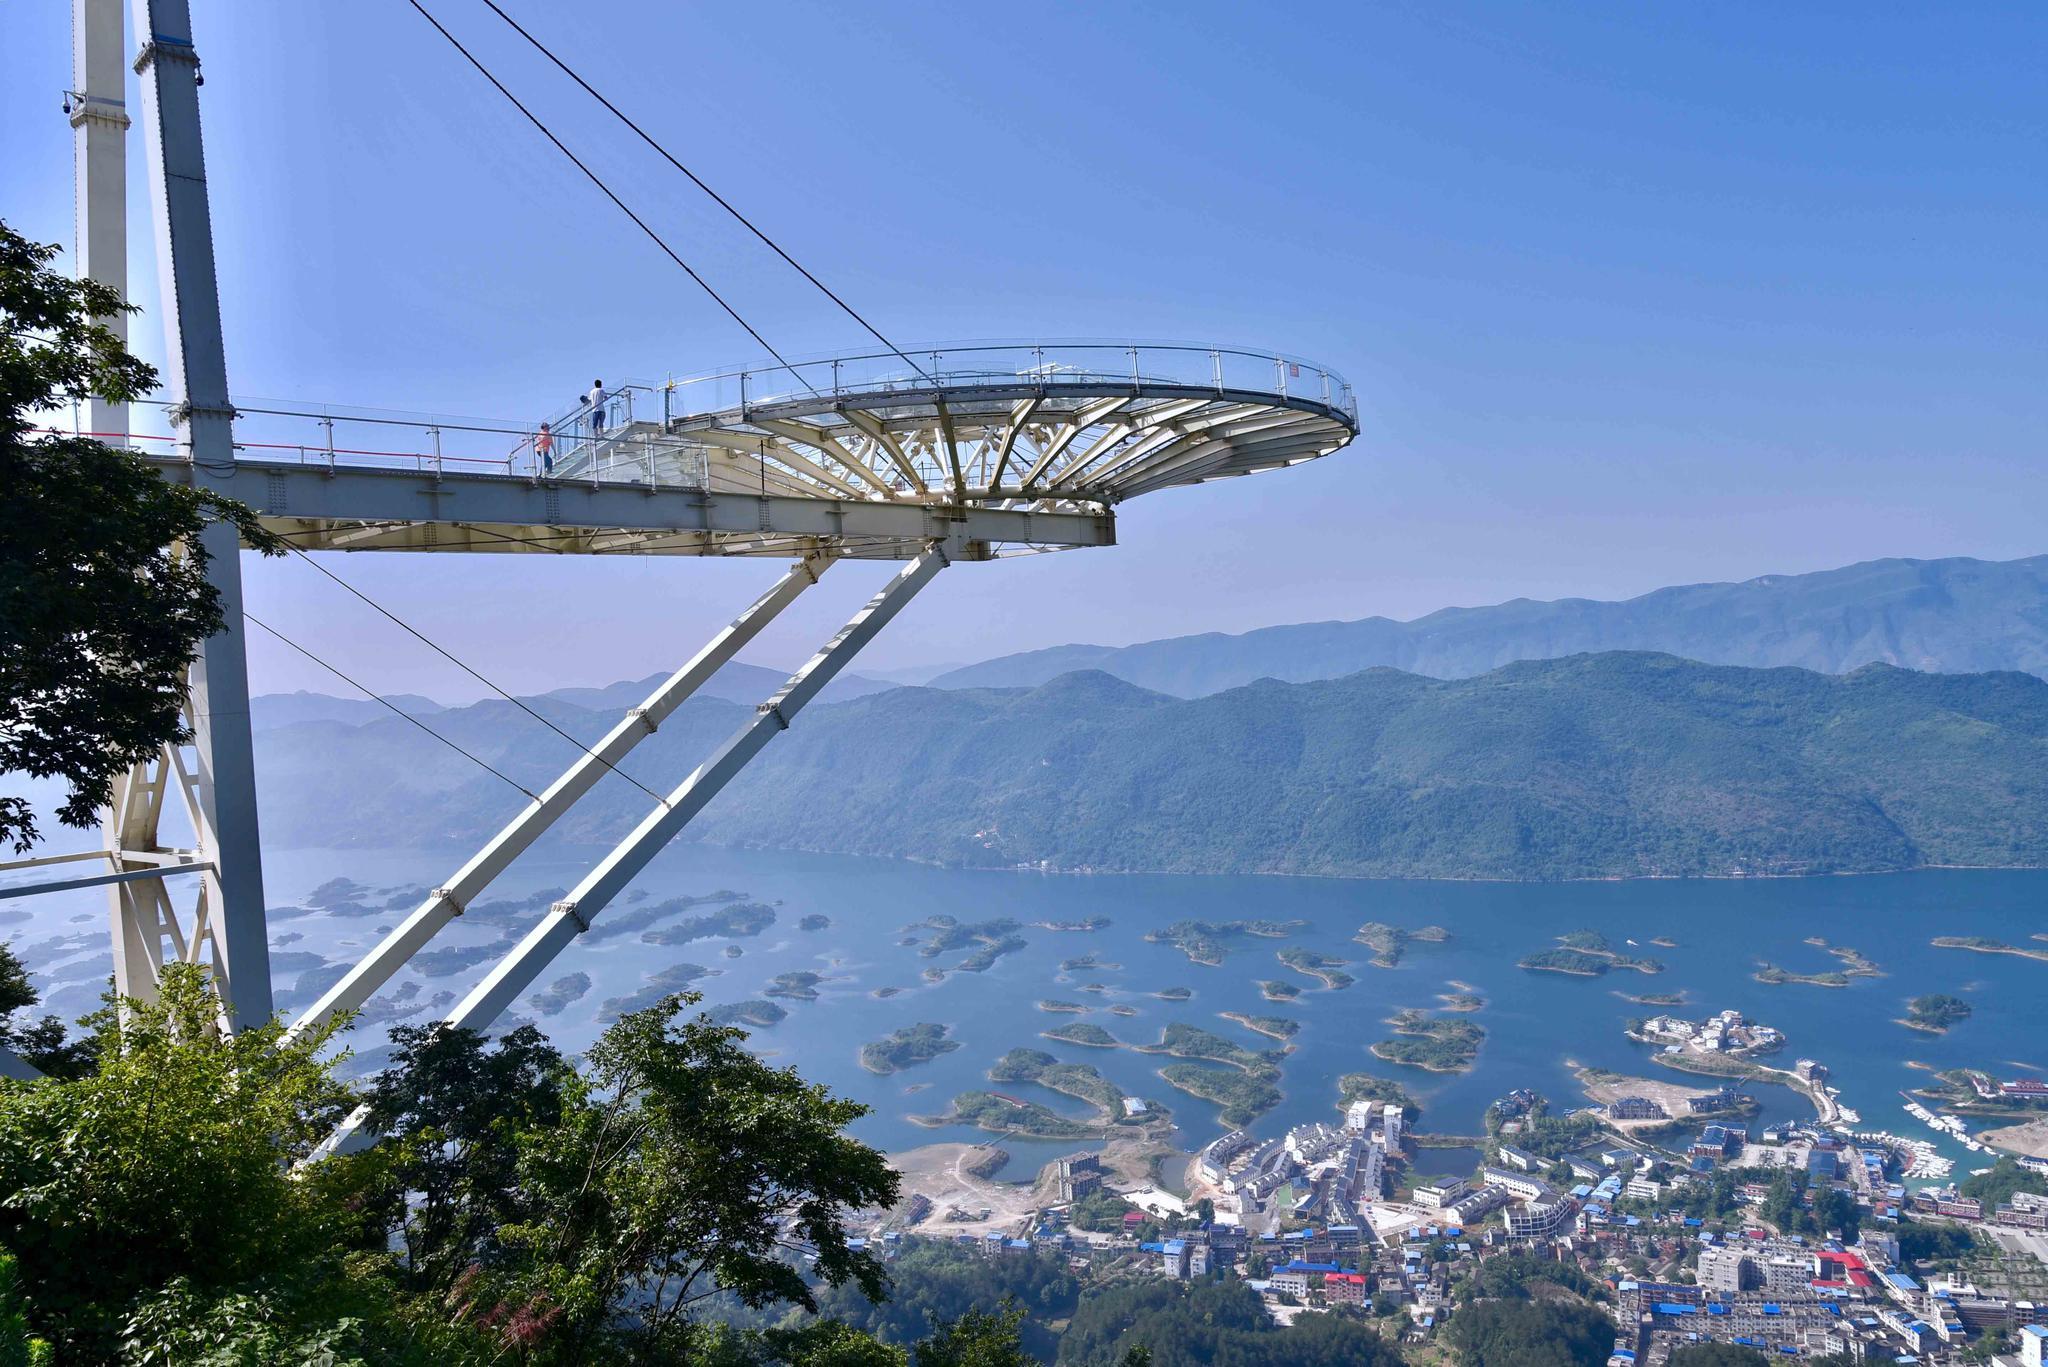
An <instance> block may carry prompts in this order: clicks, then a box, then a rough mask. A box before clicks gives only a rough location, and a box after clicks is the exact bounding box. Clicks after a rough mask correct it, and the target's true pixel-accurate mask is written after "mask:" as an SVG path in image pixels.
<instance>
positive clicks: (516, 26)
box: [484, 0, 932, 380]
mask: <svg viewBox="0 0 2048 1367" xmlns="http://www.w3.org/2000/svg"><path fill="white" fill-rule="evenodd" d="M484 4H485V6H487V7H488V8H489V9H490V11H491V13H493V14H495V15H497V16H498V17H499V18H500V19H503V20H504V21H505V22H506V23H507V24H509V25H511V27H512V31H513V32H514V33H517V34H518V35H519V36H520V37H521V38H524V39H525V40H526V41H527V42H529V43H531V44H532V45H533V47H534V50H535V51H537V52H539V53H540V55H541V56H543V57H545V58H547V59H548V60H549V61H550V62H553V63H554V64H555V66H556V67H558V68H559V69H560V70H561V72H562V74H563V75H564V76H567V77H568V78H569V79H570V80H572V81H574V82H576V84H577V85H580V86H582V87H583V91H584V93H585V94H587V95H589V96H590V98H592V99H593V100H596V101H597V102H598V103H599V104H601V105H603V106H604V107H605V108H606V109H608V110H610V111H611V113H612V116H613V117H614V118H616V119H617V120H618V121H619V122H620V123H623V124H624V125H626V127H628V128H630V129H632V130H633V132H634V133H635V134H637V135H638V136H639V138H640V141H642V142H644V143H646V144H647V145H648V146H649V147H652V148H653V149H654V150H655V151H656V152H657V153H659V154H660V155H661V157H662V159H663V160H664V161H666V162H668V164H669V165H671V166H673V167H675V168H676V170H678V171H681V172H682V173H683V174H684V175H686V176H688V177H689V178H690V183H691V184H693V185H695V186H696V187H697V188H698V189H700V190H702V191H703V192H704V193H705V194H707V195H709V196H711V198H712V199H713V200H715V201H717V203H718V207H719V208H721V209H723V210H725V211H726V212H727V213H729V214H731V215H732V216H733V217H734V218H736V219H738V220H739V221H740V224H741V226H743V227H744V228H746V230H747V231H748V232H750V233H752V234H753V235H754V236H755V237H758V238H760V239H761V241H762V242H763V243H764V244H765V245H766V246H767V248H768V250H770V251H772V252H774V253H775V254H776V255H777V256H779V257H781V258H782V259H783V260H784V261H787V262H788V263H789V264H790V266H791V267H792V268H793V269H794V270H795V271H796V273H797V274H798V275H801V276H802V277H803V278H804V279H806V280H808V281H810V282H811V283H812V284H813V285H816V286H817V287H818V290H819V292H820V293H822V294H823V295H824V296H825V297H826V298H827V299H830V300H831V301H832V302H833V303H835V304H837V305H838V306H839V308H840V310H841V311H842V312H843V313H845V314H846V316H847V317H849V318H851V319H853V321H854V322H856V323H859V324H860V325H861V326H862V327H864V328H866V329H867V331H868V335H869V336H871V337H873V338H874V339H875V340H876V341H878V342H880V343H881V344H882V345H883V346H885V347H887V348H888V349H889V350H890V351H891V352H893V353H895V355H896V358H897V359H898V360H900V361H902V362H903V363H904V364H905V365H907V366H909V367H910V368H911V369H912V370H915V371H916V372H917V373H918V374H919V375H920V376H923V378H925V379H927V380H930V379H931V378H932V377H931V376H930V375H929V374H926V372H925V369H924V367H923V366H921V365H919V364H918V363H917V362H916V361H913V360H911V359H910V357H909V355H908V354H906V353H905V352H904V350H903V348H902V347H899V346H897V345H896V344H895V343H894V342H892V341H890V340H889V339H888V338H887V337H884V336H883V335H882V332H881V329H879V328H877V327H876V326H875V325H874V324H873V323H870V322H869V321H868V320H867V319H865V318H863V317H861V315H860V314H859V312H857V311H856V310H855V309H854V307H853V305H851V304H849V303H847V302H846V301H845V300H844V299H841V298H840V297H839V296H838V295H837V294H835V293H833V292H832V290H831V288H830V287H829V286H827V285H826V284H825V282H824V281H822V280H820V279H819V278H818V277H817V276H815V275H813V274H811V272H810V271H809V270H808V269H806V268H805V266H804V264H803V263H802V262H800V261H798V260H797V259H796V258H795V257H793V256H791V255H790V254H789V253H788V252H786V251H784V250H783V249H782V245H781V244H780V243H778V242H777V241H776V240H775V239H774V238H772V237H770V236H768V234H767V233H764V232H762V231H761V229H760V228H759V227H757V226H755V224H754V221H753V220H752V219H750V218H748V217H747V216H746V215H745V214H743V213H741V212H740V211H739V210H738V209H736V208H734V207H733V205H732V203H731V201H729V200H727V199H726V197H725V196H724V195H721V194H720V193H718V191H716V190H714V189H712V188H711V187H710V186H709V185H706V184H705V183H704V180H703V177H701V176H699V175H698V174H697V173H696V172H695V171H692V170H691V169H690V168H689V167H687V166H685V165H683V164H682V162H680V161H678V160H676V157H675V154H674V153H672V152H670V151H669V150H668V148H666V147H664V146H662V145H661V143H659V142H657V141H656V140H655V138H654V137H653V135H651V134H650V133H648V131H647V130H646V129H644V128H642V127H641V126H640V125H639V124H637V123H635V122H633V120H632V119H631V118H629V117H627V115H626V113H625V111H624V110H622V109H620V108H619V107H618V106H617V105H615V104H613V103H612V102H611V101H610V100H608V99H606V98H605V97H604V95H603V93H602V92H600V91H599V90H598V89H597V88H596V87H594V86H592V85H591V84H590V82H588V81H586V80H584V79H583V77H582V76H580V75H578V74H577V73H576V71H575V70H574V69H573V68H571V67H570V65H569V64H568V63H567V62H565V61H563V60H562V59H561V58H560V57H557V56H556V55H555V54H554V52H553V51H552V50H550V49H549V47H548V46H547V44H545V43H543V42H541V40H540V39H538V38H536V37H534V36H533V35H532V34H531V33H529V32H527V31H526V29H525V28H524V27H522V26H521V25H520V23H519V21H518V20H517V19H514V18H513V17H512V16H511V15H509V14H507V13H505V11H504V10H502V9H500V8H499V7H498V3H497V0H484Z"/></svg>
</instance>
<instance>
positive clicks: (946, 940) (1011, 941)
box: [898, 914, 1026, 982]
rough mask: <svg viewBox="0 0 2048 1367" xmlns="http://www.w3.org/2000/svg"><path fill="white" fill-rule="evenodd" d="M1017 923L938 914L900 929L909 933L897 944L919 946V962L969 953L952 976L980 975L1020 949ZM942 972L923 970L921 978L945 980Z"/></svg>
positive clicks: (1018, 924)
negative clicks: (956, 953) (955, 951)
mask: <svg viewBox="0 0 2048 1367" xmlns="http://www.w3.org/2000/svg"><path fill="white" fill-rule="evenodd" d="M1019 928H1020V923H1019V922H1017V921H1013V920H1011V919H1010V918H1009V917H1007V916H999V917H996V918H994V919H993V920H988V921H962V920H961V919H959V918H958V917H957V916H947V915H944V914H940V915H937V916H927V917H926V918H925V919H924V920H922V921H918V922H916V923H914V924H912V925H908V926H905V927H904V930H905V931H907V932H909V934H908V935H907V936H906V938H905V939H904V940H902V941H899V942H898V943H902V944H916V945H919V946H920V947H919V949H918V951H917V952H918V955H919V956H920V957H921V958H926V959H936V958H937V957H938V956H939V955H941V954H947V953H950V952H952V951H953V950H956V949H971V952H970V953H969V954H968V955H967V957H966V958H964V959H962V960H961V961H960V962H959V963H957V964H954V965H953V968H952V970H951V971H952V972H955V973H982V972H986V971H987V970H988V969H989V968H991V967H993V966H994V965H995V962H996V960H998V959H1000V958H1002V957H1003V956H1004V955H1005V954H1015V953H1016V952H1017V951H1018V950H1020V949H1022V948H1024V946H1025V943H1026V942H1025V940H1024V938H1023V937H1022V936H1021V935H1018V934H1017V933H1016V932H1017V931H1018V929H1019ZM945 974H946V970H944V969H930V968H928V969H926V970H925V974H924V976H925V978H926V979H927V980H928V981H931V982H938V981H940V980H941V979H942V978H944V977H945Z"/></svg>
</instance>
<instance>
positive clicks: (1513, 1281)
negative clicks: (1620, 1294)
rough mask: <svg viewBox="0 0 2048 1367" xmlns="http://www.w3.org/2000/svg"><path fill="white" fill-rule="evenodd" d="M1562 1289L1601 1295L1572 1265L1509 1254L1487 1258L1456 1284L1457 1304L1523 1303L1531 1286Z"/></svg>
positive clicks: (1597, 1285) (1598, 1289) (1596, 1285)
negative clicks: (1542, 1284)
mask: <svg viewBox="0 0 2048 1367" xmlns="http://www.w3.org/2000/svg"><path fill="white" fill-rule="evenodd" d="M1538 1282H1541V1283H1544V1284H1546V1285H1550V1286H1559V1287H1563V1288H1564V1289H1565V1290H1567V1291H1572V1292H1576V1293H1577V1294H1578V1295H1581V1296H1585V1297H1587V1298H1589V1299H1591V1298H1595V1297H1598V1296H1599V1295H1600V1294H1602V1290H1603V1288H1602V1287H1601V1286H1600V1284H1599V1283H1598V1282H1596V1281H1594V1280H1593V1279H1592V1278H1591V1277H1589V1276H1587V1275H1586V1274H1585V1273H1584V1272H1583V1271H1581V1270H1580V1269H1579V1267H1578V1266H1577V1265H1576V1264H1574V1263H1560V1262H1556V1261H1553V1260H1552V1259H1549V1258H1538V1257H1535V1256H1534V1255H1532V1254H1526V1253H1510V1254H1502V1255H1499V1256H1497V1257H1492V1258H1487V1259H1485V1260H1484V1261H1482V1262H1481V1263H1480V1264H1479V1265H1478V1266H1477V1267H1476V1268H1474V1269H1473V1271H1472V1273H1471V1275H1470V1276H1468V1277H1466V1278H1465V1279H1464V1280H1463V1281H1461V1282H1460V1283H1459V1284H1458V1288H1457V1294H1458V1299H1459V1300H1460V1301H1473V1300H1503V1299H1506V1300H1527V1299H1528V1298H1529V1287H1530V1286H1531V1285H1532V1284H1534V1283H1538Z"/></svg>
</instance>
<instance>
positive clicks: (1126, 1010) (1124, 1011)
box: [1109, 1002, 1138, 1016]
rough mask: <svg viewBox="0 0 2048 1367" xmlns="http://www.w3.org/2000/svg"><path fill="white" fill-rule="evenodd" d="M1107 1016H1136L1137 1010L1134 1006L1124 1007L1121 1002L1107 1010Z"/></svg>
mask: <svg viewBox="0 0 2048 1367" xmlns="http://www.w3.org/2000/svg"><path fill="white" fill-rule="evenodd" d="M1109 1014H1110V1015H1112V1016H1135V1015H1137V1014H1138V1008H1137V1007H1135V1006H1125V1005H1124V1004H1123V1003H1122V1002H1118V1003H1117V1004H1116V1005H1115V1006H1112V1007H1110V1008H1109Z"/></svg>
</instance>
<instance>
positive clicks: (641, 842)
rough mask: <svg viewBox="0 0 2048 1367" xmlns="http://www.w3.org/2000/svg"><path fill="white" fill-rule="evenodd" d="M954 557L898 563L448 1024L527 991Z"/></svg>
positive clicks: (460, 1024)
mask: <svg viewBox="0 0 2048 1367" xmlns="http://www.w3.org/2000/svg"><path fill="white" fill-rule="evenodd" d="M949 563H951V562H950V561H949V560H948V559H947V557H946V551H945V547H944V545H943V544H942V543H935V544H933V545H932V546H931V547H930V548H929V549H927V550H926V551H925V553H924V554H922V555H920V556H918V557H917V559H915V560H912V561H910V562H909V563H908V564H906V565H905V566H904V567H903V568H902V569H901V570H900V571H898V572H897V574H896V576H895V577H894V578H892V579H891V580H890V581H889V582H888V583H887V584H886V585H884V586H883V588H882V591H881V592H880V593H878V594H876V595H875V596H874V597H873V598H871V599H869V600H868V602H867V604H866V606H864V607H862V608H861V610H860V611H859V612H857V613H855V614H854V615H853V618H852V619H851V620H850V621H848V622H847V624H846V625H845V626H844V627H843V628H841V629H840V632H839V634H838V635H837V636H834V637H833V638H832V639H831V640H830V641H829V642H827V643H826V644H825V645H824V646H823V647H822V648H821V649H820V650H819V651H818V653H817V654H815V655H813V656H812V657H811V658H810V659H809V660H808V661H806V662H805V664H804V667H803V668H802V669H799V670H798V671H797V672H796V673H794V674H792V675H791V676H790V678H789V682H788V683H785V684H784V685H783V686H782V689H781V691H780V692H778V693H776V695H775V696H774V697H772V698H770V699H769V700H768V701H767V702H764V703H762V704H761V706H760V707H759V708H758V709H757V710H756V712H755V714H754V718H753V720H751V721H749V722H748V723H746V724H745V725H744V726H742V727H740V729H739V730H738V731H736V732H734V733H733V735H732V736H731V737H730V738H729V739H728V740H727V741H726V742H725V744H724V745H722V746H720V747H719V748H718V750H717V751H716V752H715V753H714V754H713V755H712V756H711V758H709V759H707V760H705V761H704V763H702V764H701V765H699V766H698V767H697V770H696V772H694V773H692V774H691V775H690V776H689V777H688V778H686V779H684V780H683V782H682V785H681V786H680V787H678V788H677V789H676V790H675V791H674V792H672V793H670V794H669V795H668V798H667V800H666V801H665V802H663V803H662V805H661V806H659V807H657V808H655V809H654V810H653V811H651V812H649V813H648V814H647V816H646V818H645V819H644V820H642V821H641V823H640V824H639V825H638V826H637V827H635V828H634V830H633V833H632V834H631V835H629V836H627V837H626V838H625V839H624V840H622V841H621V842H619V844H618V845H617V846H615V847H614V848H613V849H612V852H611V853H610V854H608V855H606V856H605V857H604V859H603V860H602V861H601V862H600V863H599V864H598V865H597V867H596V868H594V869H592V870H591V871H590V872H589V874H587V875H586V876H585V877H584V879H583V881H582V882H581V883H578V884H577V885H576V887H575V888H574V889H573V890H571V892H570V893H569V895H568V896H567V897H566V898H564V899H562V900H561V901H559V902H557V903H555V905H554V906H553V907H552V908H550V909H549V911H548V914H547V915H546V916H544V917H542V918H541V922H540V924H539V925H537V926H535V927H534V928H533V929H532V930H531V931H530V932H528V934H527V936H526V938H525V939H523V940H521V941H520V942H519V945H518V947H517V948H515V949H514V950H513V951H512V952H511V953H510V954H508V955H506V956H505V958H504V959H503V960H502V961H501V962H500V963H499V964H498V966H497V967H496V968H493V969H492V970H491V971H490V973H489V974H488V975H487V976H486V977H485V978H484V980H483V981H482V982H480V983H478V984H477V985H476V986H475V987H474V988H472V989H471V990H470V993H469V995H468V996H467V997H464V998H463V999H462V1001H461V1003H460V1004H459V1005H457V1006H456V1008H455V1010H454V1011H452V1012H450V1013H449V1016H448V1019H447V1020H446V1021H445V1022H443V1024H444V1025H447V1026H450V1027H454V1028H458V1029H469V1030H483V1029H486V1028H488V1027H489V1025H490V1024H491V1022H492V1021H494V1020H496V1019H497V1018H498V1016H499V1014H500V1013H501V1012H503V1011H504V1009H505V1008H506V1007H508V1006H510V1005H511V1004H512V1002H513V1001H514V1000H515V999H516V998H517V997H518V996H519V994H520V993H521V992H524V991H525V990H526V989H527V988H528V987H529V986H531V985H532V983H533V980H534V978H535V976H537V975H538V974H539V973H540V971H541V970H542V969H543V968H546V967H547V966H548V964H549V963H551V962H553V960H554V957H555V956H556V955H557V954H559V953H561V952H562V949H563V948H564V946H566V945H567V944H568V943H569V942H570V941H572V940H574V939H575V938H576V937H577V936H578V935H581V934H582V933H583V932H584V931H586V930H588V929H590V923H591V921H592V920H593V919H595V918H596V916H597V914H598V913H599V912H601V911H603V910H604V909H605V907H606V906H607V905H608V904H609V903H610V902H611V900H612V899H613V898H614V897H616V896H618V895H619V894H620V893H621V892H623V891H625V889H626V885H627V884H628V883H631V882H632V881H633V878H634V876H635V875H636V874H638V873H639V872H640V870H642V869H644V868H646V867H647V863H648V861H649V860H651V859H653V858H654V856H655V855H657V854H659V853H660V852H661V849H662V847H663V846H664V845H666V844H668V842H669V841H671V840H673V839H675V837H676V836H677V835H679V834H680V833H681V832H682V829H683V827H685V826H687V825H688V824H689V823H690V822H691V820H692V819H694V818H695V817H696V815H697V813H699V812H701V811H703V810H704V807H705V804H707V803H709V802H710V801H711V799H712V798H714V797H716V796H718V794H719V791H720V790H721V789H723V788H724V787H725V785H726V784H728V783H730V782H731V781H732V780H733V778H734V777H735V776H736V775H737V774H738V773H739V772H740V771H741V770H742V769H744V768H746V766H747V761H749V760H751V759H752V758H753V757H754V756H755V755H757V754H759V753H760V751H761V749H762V747H763V746H765V745H767V744H768V742H769V741H771V740H773V739H774V738H775V737H776V736H777V735H778V734H780V733H781V732H783V731H786V730H788V729H789V724H790V722H791V721H792V720H794V719H795V717H796V714H797V713H798V712H799V711H801V710H802V709H803V707H804V704H806V703H808V702H809V701H810V700H811V699H812V698H815V697H816V696H817V695H818V691H819V690H820V689H822V688H823V687H824V686H825V685H826V684H828V683H830V682H831V681H832V678H833V676H834V675H836V674H838V673H839V671H840V670H842V669H844V668H845V667H846V664H847V662H848V661H849V660H851V659H852V658H853V657H854V656H855V655H858V654H859V653H860V651H861V648H862V647H863V646H865V645H866V644H867V643H868V642H869V641H871V640H873V639H874V637H875V633H876V632H878V631H880V630H881V629H882V628H883V627H884V626H886V625H888V623H889V620H890V619H891V618H893V617H894V616H895V615H896V614H897V613H899V612H901V611H902V610H903V608H904V605H905V604H907V603H908V602H909V601H910V600H911V599H912V598H914V597H916V596H917V591H918V590H919V589H921V588H923V587H924V586H925V585H926V584H929V583H930V582H931V581H932V579H933V577H934V576H936V575H937V574H938V572H939V571H940V570H942V569H944V568H945V567H946V566H947V565H948V564H949Z"/></svg>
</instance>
